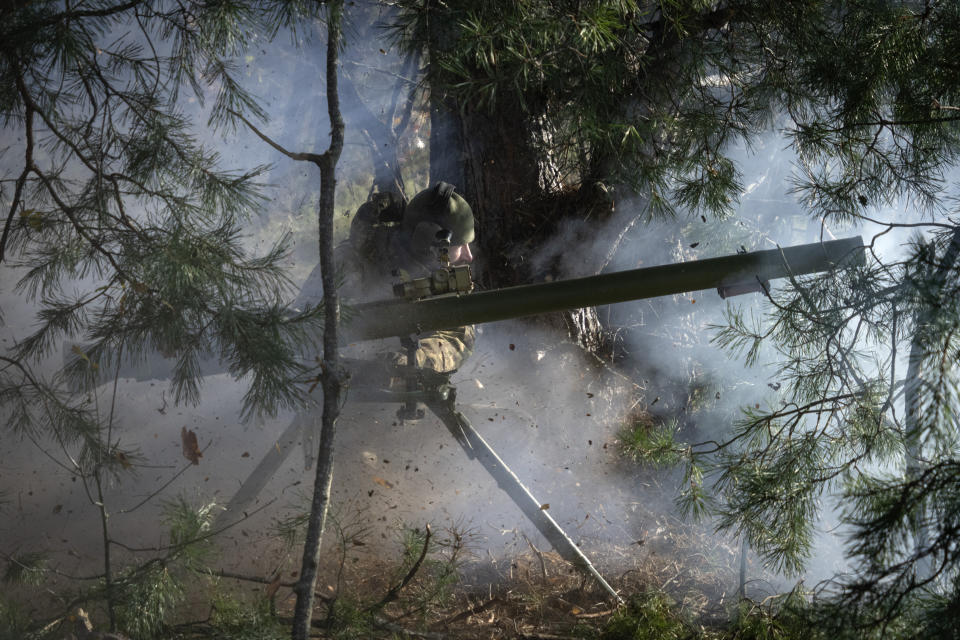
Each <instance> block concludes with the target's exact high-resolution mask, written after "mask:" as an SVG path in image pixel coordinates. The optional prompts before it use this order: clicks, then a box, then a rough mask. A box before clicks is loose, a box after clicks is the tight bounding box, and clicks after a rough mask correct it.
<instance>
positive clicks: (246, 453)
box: [240, 451, 250, 458]
mask: <svg viewBox="0 0 960 640" xmlns="http://www.w3.org/2000/svg"><path fill="white" fill-rule="evenodd" d="M240 457H241V458H249V457H250V452H249V451H244V452H243V453H241V454H240Z"/></svg>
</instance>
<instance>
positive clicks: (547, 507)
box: [540, 502, 550, 511]
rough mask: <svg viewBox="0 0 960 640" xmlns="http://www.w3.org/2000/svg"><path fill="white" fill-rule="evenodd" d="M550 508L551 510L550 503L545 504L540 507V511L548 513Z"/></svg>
mask: <svg viewBox="0 0 960 640" xmlns="http://www.w3.org/2000/svg"><path fill="white" fill-rule="evenodd" d="M549 508H550V503H549V502H544V503H543V504H542V505H540V511H546V510H547V509H549Z"/></svg>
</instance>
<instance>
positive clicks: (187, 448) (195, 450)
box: [180, 427, 203, 464]
mask: <svg viewBox="0 0 960 640" xmlns="http://www.w3.org/2000/svg"><path fill="white" fill-rule="evenodd" d="M180 442H181V443H182V444H183V457H184V458H186V459H187V460H189V461H190V462H191V463H193V464H200V458H202V457H203V453H202V452H201V451H200V445H199V444H197V434H195V433H194V432H193V431H191V430H189V429H187V428H186V427H181V428H180Z"/></svg>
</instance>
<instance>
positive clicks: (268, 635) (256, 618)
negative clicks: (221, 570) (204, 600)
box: [204, 592, 290, 640]
mask: <svg viewBox="0 0 960 640" xmlns="http://www.w3.org/2000/svg"><path fill="white" fill-rule="evenodd" d="M211 607H212V610H211V614H210V631H209V632H208V633H205V634H204V636H205V637H208V638H211V639H216V640H219V639H221V638H222V639H223V640H228V639H229V640H234V639H236V640H284V639H285V638H288V637H289V635H290V630H289V629H288V628H286V627H284V626H283V625H281V624H280V623H279V622H278V621H277V620H276V618H275V617H274V616H273V615H272V614H271V612H270V603H269V602H267V601H265V600H263V599H259V600H256V601H255V602H250V601H249V600H248V599H245V598H241V597H238V596H234V595H231V594H228V593H224V592H218V593H217V594H216V595H215V596H214V598H213V601H212V603H211Z"/></svg>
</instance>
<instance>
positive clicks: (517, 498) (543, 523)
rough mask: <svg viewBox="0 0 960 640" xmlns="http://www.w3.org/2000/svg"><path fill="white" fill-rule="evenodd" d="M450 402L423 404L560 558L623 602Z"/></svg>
mask: <svg viewBox="0 0 960 640" xmlns="http://www.w3.org/2000/svg"><path fill="white" fill-rule="evenodd" d="M450 404H451V403H450V402H444V401H427V406H428V407H429V408H430V410H431V411H433V413H434V414H436V416H437V417H438V418H440V420H441V421H442V422H443V424H444V425H445V426H446V427H447V429H448V430H449V431H450V433H451V434H453V437H454V438H456V440H457V442H458V443H459V444H460V446H461V447H463V449H464V451H466V452H467V455H468V456H470V457H471V458H476V459H477V461H479V462H480V464H482V465H483V467H484V469H486V470H487V472H488V473H489V474H490V475H491V476H493V479H494V480H496V481H497V485H498V486H499V487H500V488H501V489H503V491H505V492H506V494H507V495H508V496H510V498H511V499H512V500H513V502H514V503H515V504H516V505H517V506H518V507H520V510H521V511H523V514H524V515H525V516H527V519H529V520H530V522H531V523H533V526H535V527H536V528H537V530H539V531H540V533H542V534H543V536H544V537H545V538H546V539H547V540H548V541H549V542H550V544H551V545H553V548H554V549H556V550H557V553H559V554H560V555H561V556H563V558H564V560H566V561H567V562H569V563H571V564H573V565H574V566H575V567H577V568H579V569H580V570H581V571H583V572H584V573H587V574H589V575H590V576H591V577H592V578H593V579H594V580H596V581H597V584H599V585H600V586H601V587H603V589H604V591H606V592H607V593H608V594H610V596H611V597H613V599H614V600H615V601H616V602H623V600H622V599H621V598H620V596H619V595H618V594H617V592H616V591H614V590H613V587H611V586H610V584H609V583H608V582H607V581H606V580H605V579H604V578H603V576H602V575H600V572H599V571H597V569H596V567H594V566H593V563H591V562H590V559H589V558H587V556H586V555H584V553H583V551H581V550H580V548H579V547H577V545H576V544H574V542H573V540H571V539H570V537H569V536H567V534H566V532H564V530H563V529H562V528H561V527H560V525H559V524H557V521H556V520H554V519H553V518H552V517H551V516H550V514H548V513H547V512H546V510H544V509H542V508H541V504H540V502H539V501H537V499H536V498H534V497H533V494H532V493H530V490H529V489H527V487H526V486H524V484H523V483H522V482H521V481H520V478H518V477H517V475H516V474H515V473H514V472H513V471H511V470H510V467H508V466H507V464H506V463H505V462H504V461H503V459H501V458H500V456H499V455H497V452H496V451H494V450H493V447H491V446H490V445H489V444H487V441H486V440H484V439H483V437H482V436H481V435H480V434H479V433H478V432H477V430H476V429H474V428H473V425H472V424H470V421H469V420H467V417H466V416H465V415H463V414H462V413H460V412H459V411H457V410H455V409H454V408H453V407H452V406H450Z"/></svg>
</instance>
